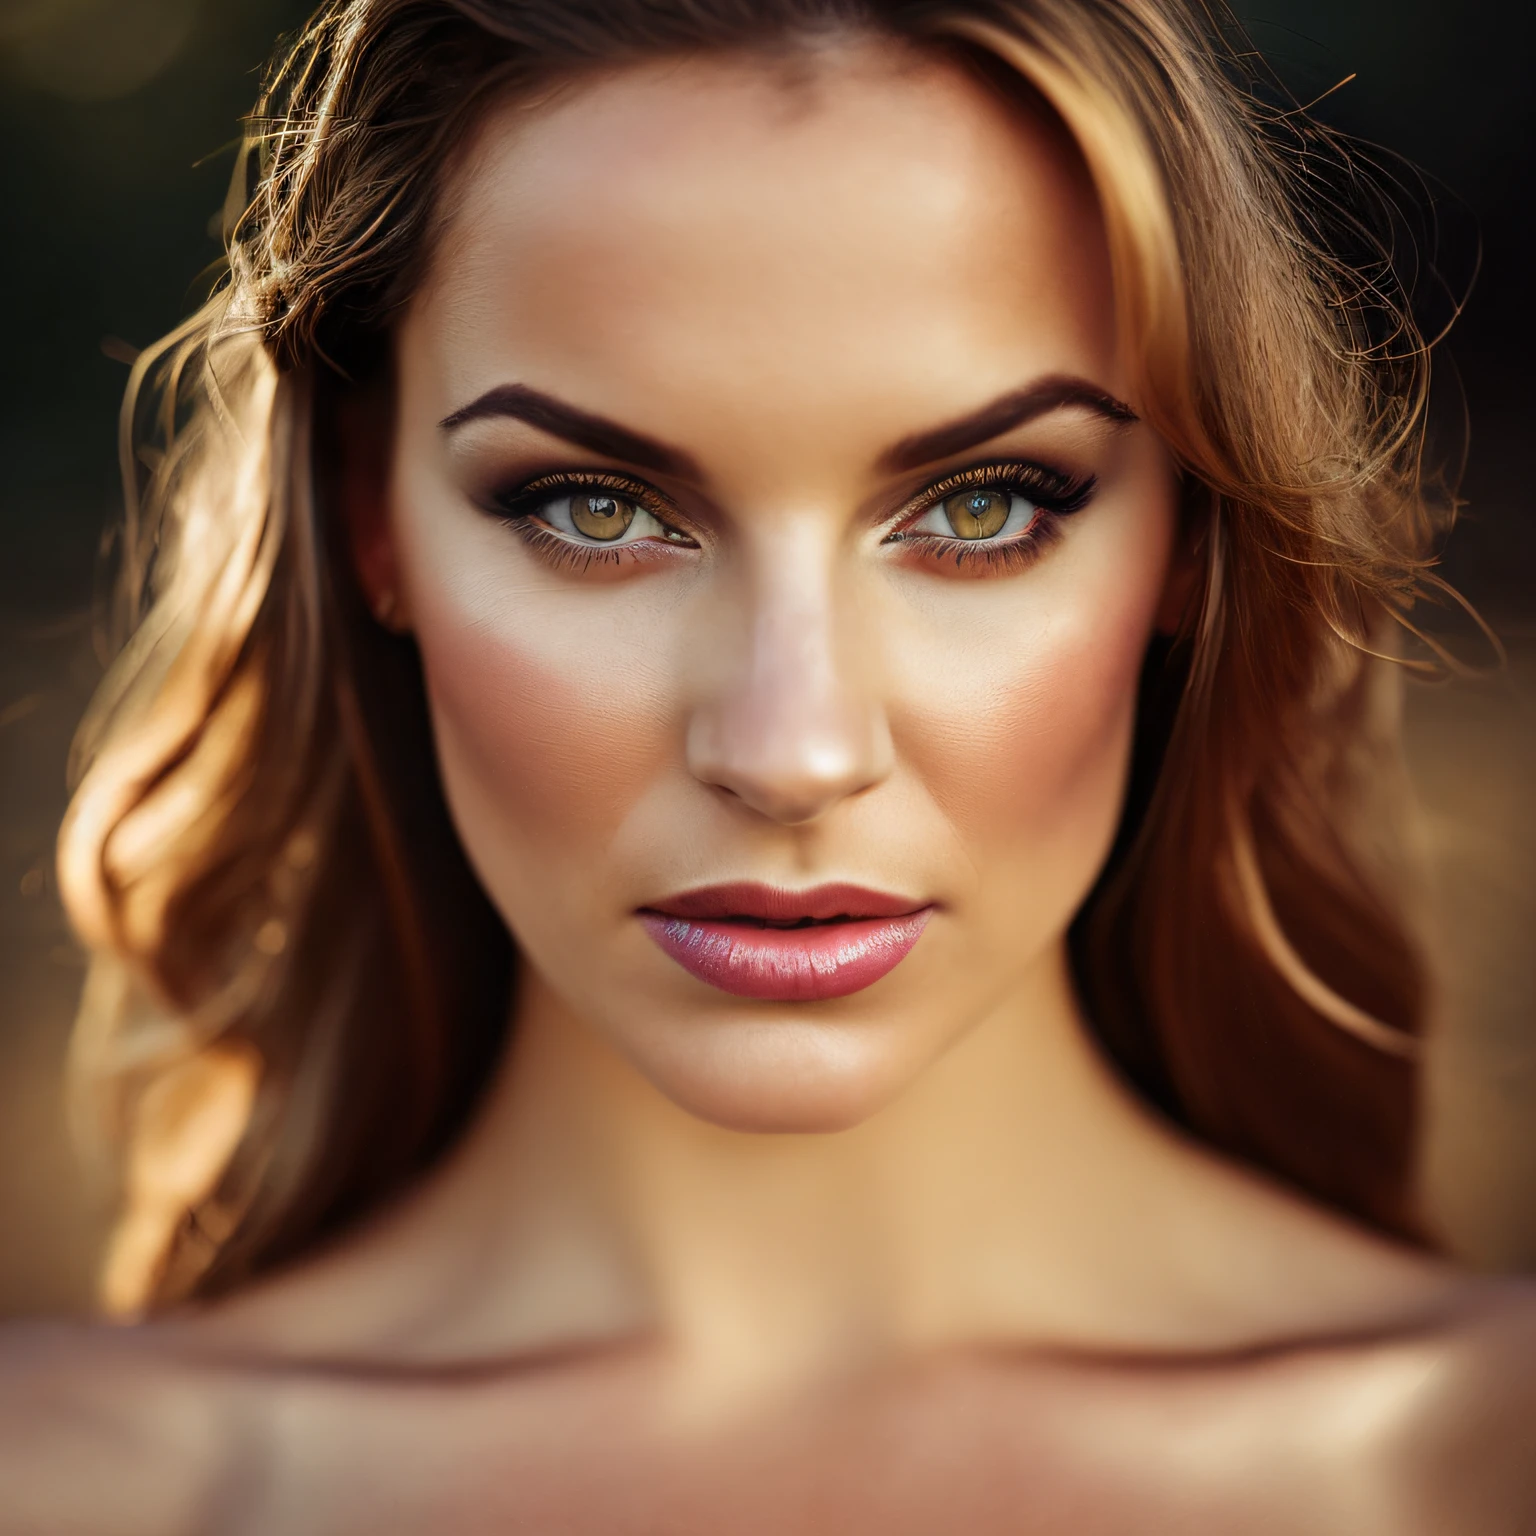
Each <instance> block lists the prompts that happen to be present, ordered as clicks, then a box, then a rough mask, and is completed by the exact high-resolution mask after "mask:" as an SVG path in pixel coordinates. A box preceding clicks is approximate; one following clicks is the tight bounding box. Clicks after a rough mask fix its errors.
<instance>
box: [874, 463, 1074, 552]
mask: <svg viewBox="0 0 1536 1536" xmlns="http://www.w3.org/2000/svg"><path fill="white" fill-rule="evenodd" d="M1096 483H1097V481H1096V478H1095V477H1094V476H1093V475H1087V476H1084V477H1082V478H1073V477H1072V476H1070V475H1065V474H1063V473H1061V471H1059V470H1054V469H1047V468H1046V467H1045V466H1044V465H1043V464H1027V463H1018V462H1003V463H993V464H977V465H973V466H971V467H970V468H967V469H961V470H957V471H955V473H954V474H952V475H946V476H945V477H944V478H943V479H942V480H937V481H935V482H934V483H933V484H932V485H930V486H926V487H924V489H923V490H922V491H921V492H920V493H919V495H917V496H916V497H914V498H913V500H912V501H910V502H908V503H907V505H906V506H905V507H904V508H902V511H901V513H900V514H899V516H900V518H901V526H900V527H898V528H897V529H896V531H895V532H893V533H890V534H887V535H886V539H885V542H886V543H887V544H904V545H906V547H907V548H909V549H912V550H914V551H916V552H918V553H920V554H924V555H928V556H929V557H931V558H932V559H935V560H948V559H953V561H954V564H955V566H956V568H957V569H962V568H963V567H965V566H966V565H967V564H969V563H972V562H975V561H980V562H981V563H982V564H983V565H985V566H987V567H988V568H990V569H992V570H1010V569H1011V570H1022V569H1023V568H1024V567H1025V566H1028V565H1032V564H1033V563H1034V562H1035V561H1036V560H1038V559H1039V558H1040V556H1041V555H1042V554H1044V552H1045V551H1046V550H1047V549H1049V548H1050V546H1051V545H1052V544H1053V543H1055V541H1056V540H1057V539H1058V538H1059V537H1060V536H1061V520H1062V519H1063V518H1066V517H1070V516H1071V515H1072V514H1073V513H1074V512H1080V511H1081V510H1082V509H1083V508H1084V507H1085V506H1087V505H1088V503H1089V501H1090V500H1092V498H1093V492H1094V488H1095V485H1096ZM968 490H978V491H980V490H989V491H1006V492H1007V493H1008V494H1010V495H1016V496H1021V497H1023V498H1024V500H1026V501H1028V502H1029V503H1031V505H1033V507H1034V508H1035V516H1034V520H1033V521H1032V522H1031V523H1030V525H1029V527H1028V528H1027V529H1025V531H1024V532H1023V533H1019V534H1015V535H1014V536H1013V537H1012V538H1008V539H961V538H946V537H944V536H943V535H942V534H929V533H911V532H908V531H907V528H908V526H909V525H910V524H912V523H915V522H917V521H918V520H919V519H920V518H922V517H924V516H926V515H927V514H928V513H929V512H931V511H932V510H933V509H934V508H935V507H936V506H938V505H939V504H940V503H941V502H942V501H944V500H946V499H947V498H948V497H950V496H953V495H954V494H955V493H956V492H957V491H968Z"/></svg>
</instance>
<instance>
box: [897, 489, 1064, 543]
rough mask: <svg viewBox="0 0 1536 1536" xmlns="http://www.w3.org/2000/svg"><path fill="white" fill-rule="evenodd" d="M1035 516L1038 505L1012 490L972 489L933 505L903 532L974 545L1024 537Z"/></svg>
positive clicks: (1037, 511) (1038, 513) (1037, 512)
mask: <svg viewBox="0 0 1536 1536" xmlns="http://www.w3.org/2000/svg"><path fill="white" fill-rule="evenodd" d="M1039 516H1040V507H1039V506H1038V504H1037V503H1035V502H1034V501H1032V500H1031V499H1030V498H1029V497H1028V496H1025V495H1022V494H1020V492H1019V491H1018V490H1017V489H1014V488H1013V487H1010V486H1006V485H974V486H967V487H966V488H965V489H964V490H960V491H954V492H952V493H951V494H950V495H948V496H945V497H944V498H942V500H939V501H936V502H935V503H934V504H933V505H932V506H931V507H929V509H928V510H927V511H926V512H925V513H924V514H923V515H922V516H921V517H920V518H918V519H917V521H916V522H914V523H909V524H908V525H907V529H906V531H907V532H908V533H909V534H920V535H926V536H928V537H930V538H932V537H938V538H951V539H963V540H965V541H966V542H967V543H975V542H978V541H980V540H985V539H1001V538H1012V537H1014V536H1016V535H1020V534H1023V533H1026V532H1028V530H1029V529H1030V528H1031V527H1032V526H1033V525H1034V523H1035V521H1036V519H1037V518H1038V517H1039Z"/></svg>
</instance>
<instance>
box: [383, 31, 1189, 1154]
mask: <svg viewBox="0 0 1536 1536" xmlns="http://www.w3.org/2000/svg"><path fill="white" fill-rule="evenodd" d="M455 192H456V196H455V197H454V198H453V199H452V200H451V205H450V206H451V216H450V219H449V223H448V228H447V231H446V234H445V237H444V239H443V241H442V244H441V246H440V248H439V251H438V253H437V256H436V260H435V264H434V267H433V271H432V274H431V277H430V280H429V282H428V283H427V285H426V287H425V288H424V290H423V291H422V293H421V294H420V295H419V297H418V298H417V300H416V301H415V303H414V304H413V306H412V307H411V309H410V311H409V314H408V316H407V317H406V319H405V321H404V323H403V325H402V328H401V332H400V336H399V344H398V378H399V394H398V402H397V432H396V438H395V448H394V458H393V465H392V471H391V475H390V494H389V497H388V507H389V516H388V523H387V528H386V529H385V530H384V531H383V532H382V533H381V534H380V535H379V536H377V537H375V538H374V539H373V540H372V542H371V543H370V541H369V539H368V538H367V537H364V538H363V539H361V540H360V544H361V546H362V549H361V560H362V566H363V570H364V576H365V580H367V581H371V582H372V583H374V584H375V585H378V584H380V583H382V582H385V581H388V582H391V583H393V584H397V585H398V588H399V591H400V595H401V608H400V613H401V616H402V619H403V621H404V622H406V623H407V624H408V625H409V626H410V628H411V629H412V630H413V631H414V633H415V635H416V638H417V640H418V641H419V644H420V647H421V652H422V656H423V659H424V662H425V669H426V679H427V690H428V695H429V700H430V706H431V712H432V718H433V722H434V728H435V731H436V741H437V750H438V754H439V759H440V762H441V767H442V774H443V779H444V783H445V786H446V791H447V795H448V800H449V804H450V807H451V809H452V813H453V816H454V819H455V822H456V824H457V826H458V829H459V832H460V835H461V836H462V838H463V841H464V844H465V847H466V849H467V850H468V853H469V856H470V858H471V860H472V862H473V863H474V866H475V868H476V869H477V871H478V872H479V874H480V877H481V879H482V880H483V882H484V884H485V887H486V889H487V890H488V891H489V893H490V895H491V897H492V899H493V900H494V901H495V903H496V905H497V906H498V907H499V909H500V911H501V913H502V915H503V916H504V917H505V919H506V921H507V923H508V925H509V927H510V928H511V930H512V933H513V934H514V936H515V938H516V940H517V944H518V947H519V950H520V952H521V954H522V956H523V958H524V962H525V964H526V965H527V967H529V968H530V971H531V974H532V976H533V977H534V978H536V982H535V984H536V985H537V986H540V987H542V988H545V989H547V992H548V993H550V994H553V995H554V997H556V998H558V999H559V1000H560V1001H561V1002H562V1003H563V1004H564V1005H566V1007H567V1008H568V1009H569V1011H570V1012H571V1013H573V1014H574V1015H575V1016H577V1017H579V1018H580V1019H582V1020H584V1021H586V1023H587V1024H588V1025H589V1026H590V1027H591V1028H592V1029H594V1030H595V1031H597V1032H598V1034H599V1035H600V1036H602V1037H603V1038H605V1039H606V1040H607V1041H608V1042H609V1043H611V1044H612V1045H613V1046H614V1047H616V1048H617V1049H618V1050H619V1051H620V1052H622V1053H623V1054H624V1055H625V1056H626V1057H628V1058H629V1059H630V1060H631V1061H632V1062H633V1063H634V1064H635V1065H636V1066H637V1067H638V1068H639V1069H640V1070H641V1071H642V1072H643V1073H644V1074H645V1075H646V1076H647V1077H649V1078H650V1079H651V1081H652V1082H653V1083H655V1084H656V1085H657V1086H658V1087H659V1088H660V1089H661V1090H662V1091H663V1092H664V1093H666V1094H667V1095H669V1096H670V1097H671V1098H672V1099H673V1100H674V1101H676V1102H677V1103H679V1104H681V1105H683V1106H684V1107H686V1108H687V1109H689V1110H690V1111H692V1112H694V1113H695V1114H697V1115H700V1116H702V1117H704V1118H706V1119H709V1120H712V1121H715V1122H717V1123H720V1124H724V1125H730V1126H736V1127H740V1128H743V1129H757V1130H828V1129H837V1128H841V1127H844V1126H848V1125H851V1124H855V1123H857V1122H858V1121H860V1120H861V1119H863V1118H865V1117H866V1116H868V1115H869V1114H870V1113H872V1112H873V1111H874V1110H876V1109H878V1108H879V1107H880V1106H881V1105H883V1104H885V1103H887V1102H888V1101H890V1100H891V1099H892V1098H893V1097H894V1096H895V1095H896V1094H898V1093H899V1092H900V1091H901V1090H902V1089H903V1088H904V1087H905V1086H906V1085H908V1084H909V1083H910V1082H911V1081H912V1080H913V1079H914V1078H915V1077H916V1076H917V1075H918V1074H920V1073H921V1072H922V1071H923V1069H924V1068H925V1066H927V1065H928V1064H929V1063H931V1062H932V1061H934V1060H935V1059H936V1058H937V1057H938V1056H939V1055H940V1054H941V1053H942V1052H943V1051H944V1050H945V1049H946V1048H947V1047H948V1046H949V1045H951V1044H952V1043H953V1042H955V1041H956V1040H957V1039H958V1038H960V1037H961V1036H962V1035H963V1034H964V1033H965V1032H966V1031H967V1030H969V1029H971V1028H973V1027H974V1026H975V1025H977V1024H978V1022H980V1021H981V1020H983V1019H985V1018H987V1017H988V1016H989V1015H993V1016H995V1015H996V1014H997V1013H998V1011H999V1010H1006V1009H1008V1008H1009V1007H1010V1006H1017V1004H1018V1003H1019V1001H1020V1000H1021V999H1022V998H1023V997H1024V996H1026V995H1027V993H1028V991H1029V989H1030V988H1031V987H1032V986H1033V985H1034V984H1035V982H1036V981H1037V979H1038V978H1039V976H1040V975H1042V974H1043V973H1045V972H1046V971H1048V970H1049V971H1051V972H1052V973H1053V974H1054V968H1055V967H1056V965H1057V964H1058V961H1059V955H1060V945H1061V943H1062V939H1063V934H1064V930H1065V928H1066V925H1067V924H1068V922H1069V920H1070V919H1071V916H1072V914H1073V912H1074V910H1075V909H1076V908H1077V907H1078V905H1079V903H1080V902H1081V901H1082V899H1083V897H1084V895H1085V894H1086V892H1087V891H1088V889H1089V887H1090V886H1091V884H1092V883H1093V880H1094V878H1095V875H1096V874H1097V872H1098V870H1099V868H1100V865H1101V863H1102V861H1103V859H1104V857H1105V854H1106V852H1107V850H1108V847H1109V844H1110V841H1111V838H1112V835H1113V832H1114V829H1115V826H1116V822H1117V819H1118V816H1119V811H1120V803H1121V795H1122V789H1123V785H1124V781H1125V776H1126V770H1127V761H1128V753H1129V746H1130V740H1131V731H1132V723H1133V709H1134V701H1135V693H1136V680H1137V675H1138V669H1139V665H1140V662H1141V659H1142V655H1143V652H1144V650H1145V647H1146V644H1147V641H1148V638H1149V636H1150V633H1151V631H1152V629H1153V627H1154V623H1155V622H1156V617H1157V615H1158V613H1159V608H1160V603H1161V602H1162V601H1163V592H1164V587H1165V583H1166V582H1167V580H1168V570H1169V564H1170V549H1171V546H1172V543H1173V536H1174V529H1175V504H1176V482H1175V476H1174V473H1173V471H1172V469H1171V467H1170V464H1169V461H1168V458H1167V456H1166V454H1165V452H1164V450H1163V449H1162V447H1161V446H1160V444H1159V442H1158V441H1157V439H1156V438H1155V437H1154V436H1153V434H1152V433H1151V431H1150V430H1149V429H1148V428H1147V427H1145V426H1144V425H1142V424H1141V423H1140V422H1139V421H1138V420H1137V419H1136V418H1135V416H1134V414H1133V411H1132V408H1131V407H1132V406H1133V405H1134V402H1130V403H1129V404H1127V403H1125V402H1127V397H1128V385H1127V383H1126V376H1125V372H1124V368H1123V363H1122V359H1121V356H1120V353H1119V350H1118V348H1117V338H1116V335H1115V330H1114V326H1113V323H1112V313H1113V305H1112V301H1111V289H1110V277H1109V271H1108V264H1107V256H1106V250H1105V241H1104V236H1103V232H1102V229H1101V226H1100V220H1099V216H1098V213H1097V210H1096V205H1095V200H1094V197H1093V195H1092V192H1091V190H1090V188H1089V185H1088V183H1087V181H1086V178H1085V174H1084V173H1083V171H1082V170H1081V169H1080V167H1079V165H1078V163H1077V161H1076V159H1075V157H1074V155H1073V153H1072V151H1071V150H1070V148H1069V147H1068V146H1067V145H1066V144H1065V142H1064V141H1063V139H1062V138H1061V136H1060V134H1059V131H1058V130H1056V129H1054V128H1053V127H1051V126H1050V125H1048V124H1047V123H1045V122H1044V121H1040V120H1035V119H1033V118H1032V117H1030V116H1029V115H1027V114H1026V113H1025V112H1024V111H1022V110H1020V109H1018V108H1016V107H1012V106H1009V105H1005V104H1003V103H1001V102H1000V101H999V100H997V99H995V98H994V97H993V95H992V94H990V92H989V91H987V90H986V89H985V88H983V87H982V86H980V85H978V84H977V83H976V82H975V81H973V80H972V79H971V78H970V77H969V76H967V75H966V74H965V73H963V72H962V71H961V70H960V69H959V68H957V67H955V66H953V65H949V64H946V63H943V62H940V61H935V60H920V59H914V58H911V57H908V56H906V55H903V54H897V53H895V52H894V51H890V50H886V49H882V48H878V47H875V46H869V47H863V48H846V49H842V50H839V51H836V52H834V53H830V54H828V55H826V56H825V57H823V58H821V59H819V60H816V61H810V60H807V61H804V62H803V63H802V64H800V65H799V66H797V67H796V68H795V70H793V71H792V70H791V69H790V68H789V67H788V66H786V65H784V64H783V63H779V64H769V63H761V64H760V63H754V62H741V61H689V62H678V63H668V64H663V65H656V66H648V67H644V68H635V69H632V70H629V71H626V72H621V73H617V74H613V75H609V76H605V77H603V78H600V79H597V80H594V81H591V82H587V83H581V84H577V85H574V86H572V87H570V88H568V89H566V90H565V91H564V92H563V93H561V94H559V95H558V96H557V97H555V98H553V99H552V100H549V101H546V102H545V103H543V104H542V105H539V106H537V107H534V108H528V107H522V108H518V107H511V108H507V109H505V110H501V111H499V113H498V114H497V115H495V116H494V117H492V118H491V119H490V120H489V121H488V122H487V123H486V125H485V126H484V128H483V131H482V132H481V134H480V136H479V138H478V139H477V141H476V144H475V147H474V150H473V153H472V155H471V156H470V158H469V159H468V161H467V162H466V163H465V165H464V167H463V168H462V170H461V171H460V172H459V174H458V180H457V183H456V186H455ZM849 887H852V888H854V889H849ZM791 924H793V925H794V926H785V925H791Z"/></svg>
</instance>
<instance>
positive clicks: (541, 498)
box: [500, 476, 693, 549]
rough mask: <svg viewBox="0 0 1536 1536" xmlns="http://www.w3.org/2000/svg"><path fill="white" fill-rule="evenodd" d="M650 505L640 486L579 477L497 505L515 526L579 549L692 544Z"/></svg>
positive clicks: (545, 483)
mask: <svg viewBox="0 0 1536 1536" xmlns="http://www.w3.org/2000/svg"><path fill="white" fill-rule="evenodd" d="M650 500H651V496H650V495H648V494H647V493H646V491H645V490H644V489H642V488H641V487H639V486H630V485H628V484H627V483H623V482H618V481H614V482H612V483H609V482H608V481H607V480H606V479H600V478H598V477H595V476H594V477H593V478H591V479H588V478H587V477H585V476H583V477H581V478H580V479H574V478H569V477H567V478H561V479H558V480H557V479H553V478H551V479H546V480H542V481H534V482H533V483H532V484H531V485H527V486H524V487H523V488H522V489H521V490H519V491H516V492H515V493H513V494H511V495H509V496H506V497H504V498H500V504H501V506H502V508H503V510H504V512H505V515H506V517H507V518H508V520H509V521H510V522H512V523H513V524H514V525H516V526H520V527H522V528H526V529H529V530H530V531H532V530H540V529H541V530H542V532H543V533H544V534H545V536H548V535H550V534H553V535H555V536H556V537H557V538H560V539H562V540H564V541H565V542H566V543H568V544H573V545H576V546H577V547H579V548H583V549H594V548H608V549H622V548H624V547H625V546H627V545H631V544H639V543H643V542H644V541H646V540H648V539H655V540H659V541H661V542H663V543H667V544H688V545H691V544H692V543H693V540H692V539H690V538H689V537H688V536H687V535H686V534H685V533H682V532H681V531H680V530H678V529H676V528H674V527H672V526H671V525H670V524H668V523H664V522H663V521H662V520H661V518H660V517H658V516H657V514H656V513H655V512H654V511H652V510H651V507H650V505H649V502H650Z"/></svg>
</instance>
